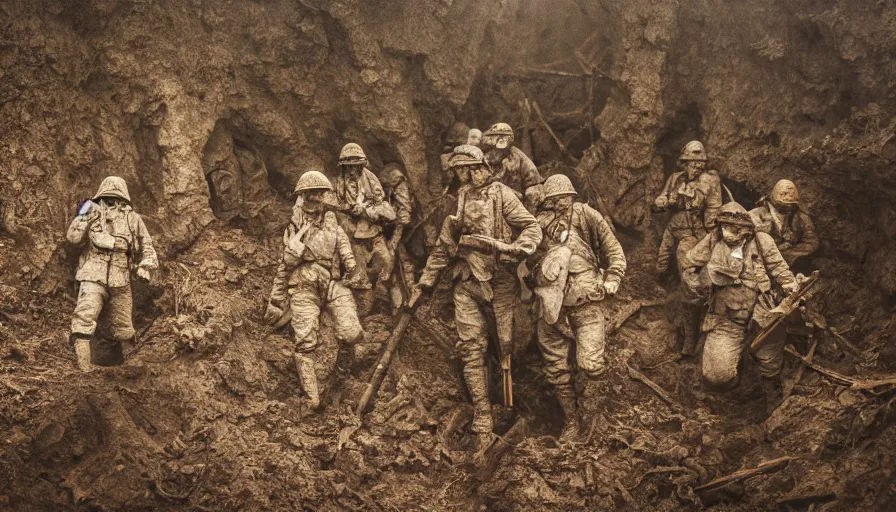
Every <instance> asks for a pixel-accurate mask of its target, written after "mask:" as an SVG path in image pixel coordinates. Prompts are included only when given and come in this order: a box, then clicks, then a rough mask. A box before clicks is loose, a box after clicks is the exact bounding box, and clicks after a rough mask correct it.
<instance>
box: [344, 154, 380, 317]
mask: <svg viewBox="0 0 896 512" xmlns="http://www.w3.org/2000/svg"><path fill="white" fill-rule="evenodd" d="M338 166H339V175H338V176H337V177H336V186H335V187H334V188H335V190H334V195H335V196H336V202H337V204H338V208H339V211H340V224H341V225H342V227H343V229H344V230H345V232H346V233H347V234H348V236H349V239H350V240H351V242H352V250H353V251H354V253H355V260H356V262H357V264H358V269H359V279H358V280H357V281H356V282H355V286H356V288H355V289H356V290H357V293H358V295H357V297H358V308H359V310H360V311H361V315H362V316H366V315H368V314H370V311H371V309H373V299H374V296H373V288H374V284H375V283H376V282H377V281H378V279H379V276H380V275H381V274H382V271H383V267H384V266H385V265H388V263H389V261H391V257H390V255H389V248H388V247H387V246H386V241H385V239H384V238H383V228H382V225H383V224H385V223H389V222H394V221H395V210H393V209H392V206H391V205H389V203H388V202H387V201H386V200H385V199H386V197H385V193H384V192H383V186H382V185H381V184H380V180H379V179H378V178H377V177H376V175H375V174H373V172H371V171H370V169H368V168H367V155H365V154H364V150H363V149H361V146H359V145H357V144H355V143H353V142H352V143H349V144H346V145H345V146H344V147H343V148H342V151H341V152H340V153H339V162H338Z"/></svg>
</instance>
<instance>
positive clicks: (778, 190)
mask: <svg viewBox="0 0 896 512" xmlns="http://www.w3.org/2000/svg"><path fill="white" fill-rule="evenodd" d="M771 200H772V202H773V203H775V204H799V202H800V191H799V190H798V189H797V188H796V185H794V184H793V182H792V181H790V180H780V181H778V182H777V183H775V187H774V188H773V189H772V197H771Z"/></svg>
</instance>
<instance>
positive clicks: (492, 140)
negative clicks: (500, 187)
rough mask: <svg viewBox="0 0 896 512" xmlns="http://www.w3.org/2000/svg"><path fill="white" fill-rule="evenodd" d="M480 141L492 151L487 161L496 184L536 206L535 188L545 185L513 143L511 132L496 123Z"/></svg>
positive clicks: (532, 165) (509, 129)
mask: <svg viewBox="0 0 896 512" xmlns="http://www.w3.org/2000/svg"><path fill="white" fill-rule="evenodd" d="M483 142H484V143H485V144H487V145H488V146H489V147H491V148H493V149H491V150H490V151H489V152H488V154H487V155H486V158H487V159H488V160H489V163H490V164H491V165H492V167H493V168H494V169H495V178H496V180H497V181H500V182H501V183H503V184H505V185H507V186H508V187H510V188H512V189H513V190H515V191H516V192H517V193H518V194H519V195H520V197H525V198H526V205H527V206H529V207H533V208H534V206H535V202H536V201H535V200H534V198H535V197H536V196H537V195H539V194H538V193H537V191H536V190H537V188H538V185H541V183H542V182H544V179H542V177H541V174H539V172H538V168H537V167H536V166H535V164H534V163H533V162H532V160H531V159H530V158H529V157H528V156H526V154H525V153H523V151H522V150H521V149H520V148H518V147H516V146H513V145H511V144H513V129H511V127H510V125H508V124H507V123H496V124H494V125H492V127H491V128H489V129H488V130H486V132H485V133H484V134H483Z"/></svg>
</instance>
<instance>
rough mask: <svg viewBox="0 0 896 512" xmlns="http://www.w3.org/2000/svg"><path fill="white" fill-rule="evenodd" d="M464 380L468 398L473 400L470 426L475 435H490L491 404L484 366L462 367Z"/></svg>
mask: <svg viewBox="0 0 896 512" xmlns="http://www.w3.org/2000/svg"><path fill="white" fill-rule="evenodd" d="M464 380H465V381H466V382H467V389H469V390H470V397H471V398H472V399H473V423H472V425H471V426H470V428H471V430H472V431H473V432H476V433H477V434H490V433H491V432H492V429H493V428H494V425H493V423H492V404H491V402H489V400H488V382H487V380H486V372H485V367H484V366H476V367H472V366H470V365H467V366H466V367H464Z"/></svg>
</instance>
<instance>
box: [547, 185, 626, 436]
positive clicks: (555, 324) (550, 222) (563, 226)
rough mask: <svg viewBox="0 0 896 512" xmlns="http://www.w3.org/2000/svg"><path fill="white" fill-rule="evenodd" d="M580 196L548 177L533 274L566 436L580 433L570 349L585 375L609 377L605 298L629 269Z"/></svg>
mask: <svg viewBox="0 0 896 512" xmlns="http://www.w3.org/2000/svg"><path fill="white" fill-rule="evenodd" d="M577 195H578V194H577V193H576V190H575V188H573V186H572V182H570V180H569V178H568V177H566V176H564V175H562V174H554V175H553V176H550V177H549V178H548V179H547V180H546V181H545V182H544V199H543V201H542V203H541V206H540V209H539V210H540V211H539V212H538V215H537V217H538V223H539V225H540V226H541V230H542V233H543V238H542V241H541V247H540V250H539V252H538V257H539V261H538V264H537V266H536V269H535V271H534V272H533V274H534V280H535V285H536V287H535V294H536V296H538V299H539V316H538V346H539V348H540V349H541V353H542V356H544V360H545V375H546V377H547V381H548V382H549V383H551V384H553V385H554V390H555V393H556V395H557V399H558V401H559V402H560V406H561V408H562V409H563V414H564V417H565V419H566V425H565V427H564V429H563V434H562V435H561V439H564V440H570V439H573V438H575V437H576V436H577V435H578V433H579V416H578V408H577V406H576V393H575V386H574V384H573V380H572V372H571V370H570V367H569V353H570V348H571V346H572V344H573V342H575V354H576V361H577V363H578V367H579V370H580V371H581V373H582V374H584V375H585V377H587V378H588V379H590V380H592V381H594V380H596V379H600V378H601V376H603V374H604V372H605V371H606V363H605V362H604V347H605V345H606V328H605V321H606V319H605V306H604V304H603V299H604V298H605V297H606V296H608V295H614V294H615V293H616V291H617V290H618V289H619V283H620V281H621V280H622V277H623V275H625V269H626V261H625V254H624V253H623V252H622V246H621V245H620V244H619V241H618V240H617V239H616V236H615V235H614V234H613V231H612V229H610V225H609V224H608V223H607V221H606V220H605V219H604V218H603V216H602V215H601V214H600V213H598V211H597V210H595V209H593V208H591V207H590V206H588V205H587V204H585V203H580V202H577V201H576V196H577Z"/></svg>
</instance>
